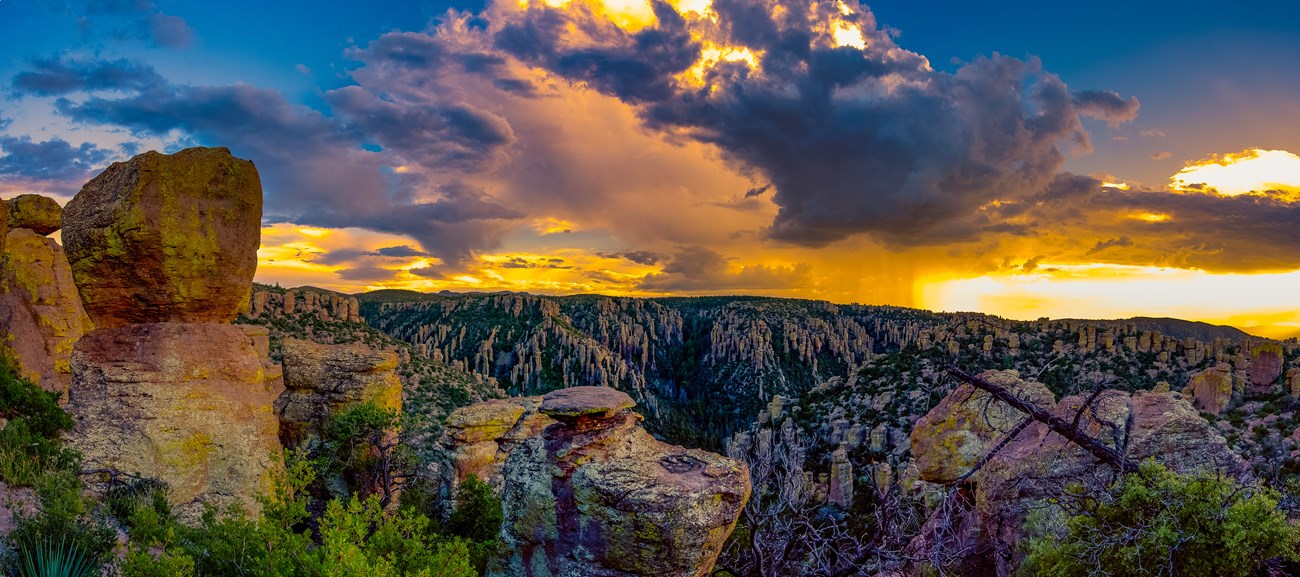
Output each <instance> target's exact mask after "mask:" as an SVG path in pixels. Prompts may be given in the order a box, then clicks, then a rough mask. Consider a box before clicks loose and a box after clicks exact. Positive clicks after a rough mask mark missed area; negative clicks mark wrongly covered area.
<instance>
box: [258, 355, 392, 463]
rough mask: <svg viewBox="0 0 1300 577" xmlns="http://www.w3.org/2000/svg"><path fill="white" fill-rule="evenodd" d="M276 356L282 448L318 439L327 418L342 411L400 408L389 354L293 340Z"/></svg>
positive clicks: (277, 403) (277, 410) (277, 412)
mask: <svg viewBox="0 0 1300 577" xmlns="http://www.w3.org/2000/svg"><path fill="white" fill-rule="evenodd" d="M282 351H283V355H282V361H283V363H284V386H285V391H284V394H283V395H281V396H280V399H279V400H277V401H276V403H275V407H276V414H278V415H279V416H280V440H281V442H283V443H284V446H286V447H294V446H297V445H298V444H300V443H302V442H304V441H307V440H308V439H310V438H313V437H319V435H320V433H321V428H322V426H323V425H324V424H325V422H326V421H328V420H329V417H330V416H331V415H334V414H336V413H338V412H339V411H341V410H343V409H344V408H347V407H350V406H354V405H359V404H362V403H367V402H374V403H375V404H376V405H378V406H379V407H380V408H382V409H393V410H398V411H400V410H401V408H402V380H401V378H400V377H399V376H398V375H397V353H395V352H393V351H386V350H384V351H377V350H374V349H372V348H370V347H369V346H367V345H364V344H347V345H322V344H318V343H314V342H311V341H304V340H298V339H285V340H284V347H283V349H282Z"/></svg>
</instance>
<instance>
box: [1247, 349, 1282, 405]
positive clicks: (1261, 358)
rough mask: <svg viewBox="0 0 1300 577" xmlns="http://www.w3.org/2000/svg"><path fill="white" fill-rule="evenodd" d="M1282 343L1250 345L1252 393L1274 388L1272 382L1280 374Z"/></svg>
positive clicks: (1249, 371) (1249, 372)
mask: <svg viewBox="0 0 1300 577" xmlns="http://www.w3.org/2000/svg"><path fill="white" fill-rule="evenodd" d="M1283 362H1284V361H1283V358H1282V345H1281V344H1279V343H1272V342H1266V343H1257V344H1255V345H1253V346H1251V347H1250V369H1249V370H1248V374H1249V375H1250V391H1251V392H1252V393H1270V392H1273V390H1275V387H1274V386H1273V384H1274V383H1275V382H1276V381H1277V378H1278V377H1280V376H1282V365H1283Z"/></svg>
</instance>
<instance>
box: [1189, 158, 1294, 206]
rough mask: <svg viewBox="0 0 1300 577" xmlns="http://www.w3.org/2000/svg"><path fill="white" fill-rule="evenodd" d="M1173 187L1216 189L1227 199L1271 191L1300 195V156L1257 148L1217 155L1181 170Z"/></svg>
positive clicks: (1199, 189)
mask: <svg viewBox="0 0 1300 577" xmlns="http://www.w3.org/2000/svg"><path fill="white" fill-rule="evenodd" d="M1170 188H1173V189H1174V190H1180V191H1184V192H1197V191H1206V190H1207V189H1214V190H1215V191H1217V192H1218V193H1219V194H1223V195H1227V196H1236V195H1239V194H1245V193H1248V192H1264V191H1269V190H1280V191H1284V192H1288V193H1294V194H1300V156H1296V155H1295V154H1293V153H1291V152H1287V151H1285V150H1261V149H1258V148H1255V149H1250V150H1245V151H1242V152H1236V153H1231V154H1220V155H1215V156H1212V157H1210V158H1206V159H1203V160H1199V161H1196V162H1193V163H1191V164H1188V165H1187V166H1186V167H1184V168H1183V169H1182V170H1180V171H1178V174H1176V175H1174V176H1173V177H1172V178H1170Z"/></svg>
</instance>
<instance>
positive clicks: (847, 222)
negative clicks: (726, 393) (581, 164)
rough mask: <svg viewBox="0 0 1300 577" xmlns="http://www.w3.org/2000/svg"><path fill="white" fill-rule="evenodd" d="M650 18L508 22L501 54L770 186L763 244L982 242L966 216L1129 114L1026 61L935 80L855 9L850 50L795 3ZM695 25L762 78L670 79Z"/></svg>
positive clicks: (546, 11) (1030, 190)
mask: <svg viewBox="0 0 1300 577" xmlns="http://www.w3.org/2000/svg"><path fill="white" fill-rule="evenodd" d="M850 5H853V3H850ZM655 6H656V10H657V14H658V16H659V24H658V25H657V26H654V27H648V28H644V29H642V30H640V31H638V32H636V33H629V32H626V31H623V30H621V29H618V28H617V27H614V26H613V25H612V24H610V23H608V22H607V21H605V20H604V19H603V18H600V17H596V16H593V15H591V14H590V13H589V12H587V11H585V10H581V9H576V10H564V11H561V10H555V9H550V8H545V7H537V9H529V10H527V11H523V12H517V13H513V19H511V20H510V21H508V22H505V23H503V24H502V26H501V29H500V31H499V32H498V33H497V34H496V37H495V38H496V45H497V46H498V47H500V48H501V49H503V50H505V51H506V52H508V53H510V54H511V55H513V56H514V57H516V58H519V59H521V60H523V61H525V62H527V63H529V64H531V65H534V66H540V67H544V68H546V69H547V70H549V71H551V72H552V73H555V74H559V75H561V76H563V77H565V78H568V79H569V80H571V81H574V82H580V83H583V84H584V85H586V86H589V87H591V88H595V89H597V90H600V91H602V92H604V93H606V94H610V95H613V96H616V97H618V98H620V99H623V100H624V101H626V102H629V103H632V104H635V105H637V106H638V107H639V110H640V111H641V115H642V119H643V120H644V121H645V122H646V123H647V124H648V125H649V126H651V127H653V128H662V129H665V130H671V131H675V132H678V133H680V132H681V131H685V133H687V134H690V135H691V136H692V137H693V138H695V139H697V140H700V141H702V142H706V143H710V144H714V145H717V146H719V147H720V148H721V149H722V150H723V151H724V153H725V154H726V157H727V158H728V159H730V160H731V161H733V162H734V163H735V164H737V166H738V167H740V168H741V169H742V170H757V171H758V172H759V173H761V174H762V175H764V176H766V177H767V178H769V179H770V181H771V184H772V185H773V186H774V187H775V189H776V193H775V195H774V196H773V201H774V202H775V203H776V204H777V205H778V206H779V207H780V210H779V212H778V213H777V216H776V218H775V221H774V222H773V223H772V226H771V228H770V230H769V231H768V234H769V236H771V237H773V238H776V239H779V240H784V241H789V242H793V243H798V244H802V245H808V246H822V245H826V244H828V243H831V242H835V241H838V240H841V239H844V238H847V237H849V236H853V235H856V234H861V233H867V234H872V235H875V236H877V237H878V238H880V239H882V240H884V241H885V242H886V243H888V244H890V245H893V246H901V247H908V246H923V245H935V244H942V243H948V242H954V241H961V240H971V239H974V238H977V237H978V236H979V235H980V234H982V233H983V232H985V231H986V228H987V226H988V225H989V224H990V223H987V222H983V221H981V220H980V219H979V218H972V215H974V214H977V212H978V211H977V209H978V208H979V207H980V206H983V205H985V204H987V203H989V202H991V201H994V200H1008V199H1015V198H1017V197H1021V198H1023V197H1025V196H1028V195H1031V194H1034V193H1036V192H1037V191H1039V190H1041V189H1042V187H1044V186H1045V185H1047V184H1048V183H1049V182H1050V181H1051V179H1052V177H1053V176H1054V175H1055V174H1056V172H1057V171H1058V170H1059V169H1060V167H1061V164H1062V162H1063V161H1064V156H1063V154H1062V150H1061V147H1062V146H1080V147H1084V148H1087V147H1088V146H1089V141H1088V135H1087V133H1086V132H1084V130H1083V128H1082V125H1081V123H1080V121H1079V118H1080V115H1081V114H1089V115H1094V116H1104V117H1105V118H1107V119H1110V120H1115V121H1118V119H1120V118H1121V116H1123V115H1124V114H1129V113H1131V112H1132V111H1133V110H1132V109H1131V108H1132V107H1129V104H1128V102H1127V101H1124V102H1123V106H1119V107H1116V106H1113V104H1114V103H1112V102H1110V100H1109V98H1108V96H1109V94H1108V93H1101V92H1080V93H1077V94H1072V93H1071V92H1070V90H1069V89H1068V87H1066V86H1065V84H1064V83H1062V82H1061V81H1060V79H1059V78H1057V77H1056V76H1055V75H1053V74H1050V73H1047V72H1045V71H1043V70H1042V67H1041V65H1040V63H1039V62H1038V61H1037V60H1030V61H1022V60H1018V59H1015V58H1009V57H1006V56H1000V55H994V56H992V57H988V58H980V59H977V60H976V61H974V62H971V63H970V64H967V65H965V66H963V67H962V68H961V69H959V70H958V71H957V72H955V73H952V74H949V73H945V72H940V71H935V70H933V69H932V68H931V67H930V66H929V63H928V61H926V59H925V58H924V57H922V56H921V55H918V54H915V53H911V52H907V51H906V50H902V49H900V48H899V47H897V46H896V45H895V44H894V42H893V40H892V39H891V38H890V37H889V35H888V34H887V33H885V32H884V31H882V30H880V29H878V28H877V27H876V24H875V21H874V17H873V16H872V15H871V14H870V12H869V11H867V10H866V9H865V8H860V7H857V6H854V8H855V14H854V15H853V16H852V17H849V19H850V20H852V21H853V22H854V23H856V24H857V25H859V26H861V27H862V32H863V34H864V38H865V40H866V47H865V48H864V49H861V50H859V49H857V48H854V47H850V46H835V44H834V41H833V38H831V37H830V34H829V32H825V31H829V30H831V29H833V25H834V22H832V19H834V18H840V16H839V15H838V13H837V11H834V10H813V9H811V3H809V2H807V1H806V0H765V1H761V2H754V1H751V0H744V1H741V0H717V1H715V2H714V3H713V10H714V12H716V13H717V15H718V18H717V20H716V24H710V23H709V21H706V20H693V21H692V22H691V23H689V24H688V23H684V22H683V21H682V19H681V18H679V17H677V15H676V14H675V13H672V10H671V9H670V8H668V7H667V5H665V4H656V5H655ZM691 26H696V27H704V29H702V30H698V31H699V32H700V33H701V35H703V36H704V37H708V38H712V39H714V40H715V41H717V42H718V43H720V44H726V45H743V46H745V47H747V48H748V49H749V50H750V51H751V52H752V53H754V54H761V55H762V63H761V67H762V72H761V74H754V73H751V72H750V70H749V69H748V68H747V67H746V66H744V65H742V64H740V63H730V64H720V65H717V66H714V67H712V68H711V69H709V70H708V71H707V72H706V74H705V77H704V78H703V85H702V86H697V85H693V84H689V83H684V82H681V81H679V80H678V78H677V75H679V74H681V73H682V72H683V71H684V70H686V69H687V68H689V67H690V66H691V65H692V64H693V63H694V62H695V61H696V60H697V58H698V56H699V53H700V45H699V44H698V43H697V42H695V41H693V40H691V34H690V27H691ZM575 30H576V31H577V33H575V32H574V31H575ZM819 31H822V32H819ZM575 38H598V39H599V41H598V42H591V41H578V40H575ZM1133 102H1134V106H1135V102H1136V101H1133ZM753 192H754V193H755V194H757V191H753Z"/></svg>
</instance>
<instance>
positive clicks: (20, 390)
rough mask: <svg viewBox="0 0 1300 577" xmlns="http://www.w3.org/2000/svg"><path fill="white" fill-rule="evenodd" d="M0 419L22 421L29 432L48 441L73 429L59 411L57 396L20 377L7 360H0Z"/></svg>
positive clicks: (61, 410) (71, 423)
mask: <svg viewBox="0 0 1300 577" xmlns="http://www.w3.org/2000/svg"><path fill="white" fill-rule="evenodd" d="M0 417H3V418H5V419H8V420H10V421H13V420H14V419H23V420H25V421H27V425H28V427H30V428H31V430H32V431H33V432H35V433H36V434H38V435H41V436H43V437H46V438H50V439H53V438H56V437H58V436H59V434H60V433H62V432H64V431H69V430H71V429H72V427H73V425H74V423H73V421H72V416H71V415H69V414H68V413H67V412H66V411H64V410H63V409H60V408H59V394H58V393H52V392H50V391H46V390H44V389H42V388H40V387H38V386H36V385H35V384H33V383H32V382H31V381H28V380H27V379H25V378H23V377H22V376H20V375H19V374H18V372H17V371H16V370H14V367H13V364H12V361H10V360H8V359H0Z"/></svg>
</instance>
